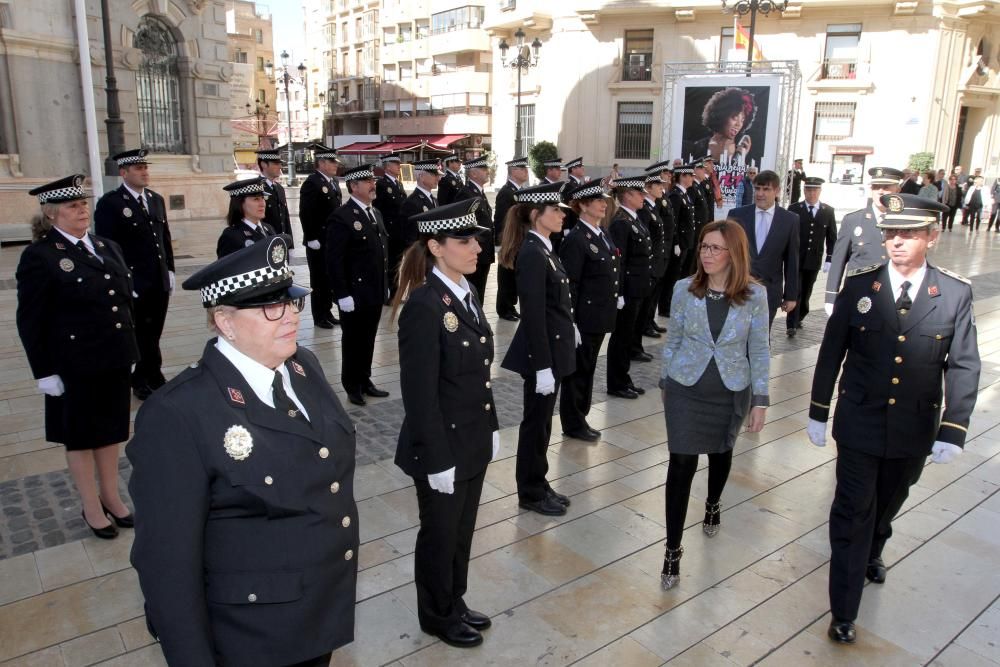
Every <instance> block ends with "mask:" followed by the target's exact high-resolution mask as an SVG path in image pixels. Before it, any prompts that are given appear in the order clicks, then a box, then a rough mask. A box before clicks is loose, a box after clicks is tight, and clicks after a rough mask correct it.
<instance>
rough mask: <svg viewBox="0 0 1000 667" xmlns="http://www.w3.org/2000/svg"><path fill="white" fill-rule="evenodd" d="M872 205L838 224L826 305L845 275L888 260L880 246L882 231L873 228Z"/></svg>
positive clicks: (855, 212)
mask: <svg viewBox="0 0 1000 667" xmlns="http://www.w3.org/2000/svg"><path fill="white" fill-rule="evenodd" d="M877 222H878V221H877V220H876V219H875V216H874V215H873V214H872V202H871V200H870V199H869V200H868V204H867V206H865V208H863V209H860V210H858V211H854V212H853V213H848V214H847V215H845V216H844V219H843V220H841V221H840V231H839V232H838V233H837V241H836V243H834V245H833V255H832V256H831V258H830V273H828V274H827V276H826V302H827V303H833V302H834V300H835V299H836V298H837V292H839V291H840V282H841V280H842V279H843V278H844V274H845V273H846V272H847V271H851V270H855V269H861V268H864V267H866V266H872V265H874V264H882V263H884V262H885V261H886V260H887V259H889V258H888V257H887V256H886V254H885V246H884V245H883V244H882V230H881V229H879V228H878V227H876V224H877Z"/></svg>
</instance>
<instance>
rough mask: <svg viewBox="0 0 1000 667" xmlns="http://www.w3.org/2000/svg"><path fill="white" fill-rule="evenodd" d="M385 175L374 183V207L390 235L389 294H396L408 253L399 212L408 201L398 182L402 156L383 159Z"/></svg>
mask: <svg viewBox="0 0 1000 667" xmlns="http://www.w3.org/2000/svg"><path fill="white" fill-rule="evenodd" d="M380 162H381V163H382V170H383V172H384V173H383V174H382V176H381V178H379V179H378V180H377V181H376V182H375V201H374V202H372V205H373V206H374V207H375V208H377V209H378V210H379V213H381V214H382V221H383V222H384V223H385V231H386V233H387V234H388V235H389V293H390V294H395V293H396V288H397V287H398V286H399V262H400V260H401V259H402V258H403V253H404V252H406V244H405V243H404V242H403V222H404V220H405V218H404V217H403V216H402V214H401V213H400V209H401V208H402V206H403V202H404V201H405V200H406V190H404V189H403V183H402V181H400V180H399V172H400V169H401V165H400V157H399V154H397V153H391V154H389V155H386V156H384V157H382V158H381V160H380Z"/></svg>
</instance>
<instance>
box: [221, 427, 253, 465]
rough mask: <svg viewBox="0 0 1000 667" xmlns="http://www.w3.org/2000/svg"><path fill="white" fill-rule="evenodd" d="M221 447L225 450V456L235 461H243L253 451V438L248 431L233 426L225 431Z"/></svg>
mask: <svg viewBox="0 0 1000 667" xmlns="http://www.w3.org/2000/svg"><path fill="white" fill-rule="evenodd" d="M222 446H223V447H225V448H226V454H229V456H231V457H232V458H233V459H235V460H237V461H243V460H244V459H246V458H247V457H248V456H250V452H252V451H253V438H251V437H250V431H248V430H246V429H245V428H244V427H242V426H239V425H235V424H234V425H233V426H230V427H229V429H228V430H227V431H226V435H225V437H224V438H223V439H222Z"/></svg>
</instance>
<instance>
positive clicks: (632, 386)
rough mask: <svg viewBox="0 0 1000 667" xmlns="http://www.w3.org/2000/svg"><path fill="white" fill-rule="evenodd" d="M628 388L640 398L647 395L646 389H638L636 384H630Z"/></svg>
mask: <svg viewBox="0 0 1000 667" xmlns="http://www.w3.org/2000/svg"><path fill="white" fill-rule="evenodd" d="M628 388H629V389H631V390H632V391H634V392H635V393H637V394H639V395H640V396H642V395H643V394H645V393H646V390H645V389H643V388H642V387H637V386H635V385H634V384H630V385H629V386H628Z"/></svg>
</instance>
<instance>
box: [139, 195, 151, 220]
mask: <svg viewBox="0 0 1000 667" xmlns="http://www.w3.org/2000/svg"><path fill="white" fill-rule="evenodd" d="M139 206H141V207H142V212H143V213H145V214H146V216H147V217H148V216H149V208H147V207H146V193H140V194H139Z"/></svg>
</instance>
